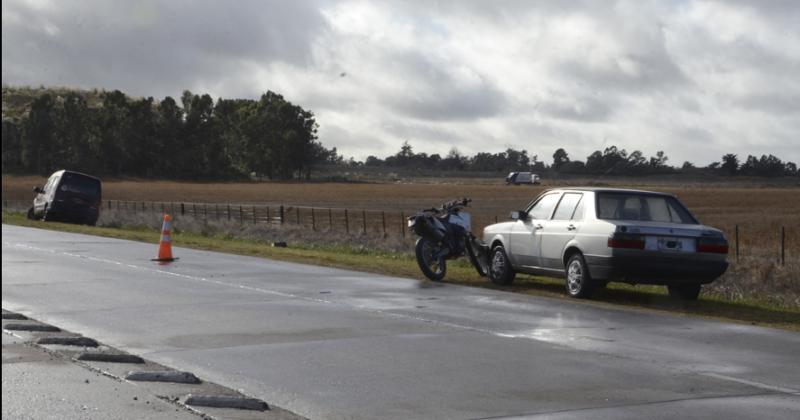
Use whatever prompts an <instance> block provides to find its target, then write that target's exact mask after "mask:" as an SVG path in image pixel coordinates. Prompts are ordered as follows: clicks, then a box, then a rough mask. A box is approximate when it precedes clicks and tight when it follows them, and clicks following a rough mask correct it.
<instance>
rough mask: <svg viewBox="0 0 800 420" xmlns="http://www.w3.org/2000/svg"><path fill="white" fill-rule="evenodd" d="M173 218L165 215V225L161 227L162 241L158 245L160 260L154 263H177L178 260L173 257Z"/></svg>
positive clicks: (155, 259)
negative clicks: (171, 231)
mask: <svg viewBox="0 0 800 420" xmlns="http://www.w3.org/2000/svg"><path fill="white" fill-rule="evenodd" d="M170 230H172V217H170V216H169V215H168V214H164V225H163V226H162V227H161V241H160V242H159V244H158V258H154V259H153V260H152V261H160V262H170V261H175V260H177V258H174V257H173V256H172V234H171V233H170Z"/></svg>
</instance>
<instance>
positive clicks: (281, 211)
mask: <svg viewBox="0 0 800 420" xmlns="http://www.w3.org/2000/svg"><path fill="white" fill-rule="evenodd" d="M279 211H280V217H281V224H283V205H281V207H280V209H279Z"/></svg>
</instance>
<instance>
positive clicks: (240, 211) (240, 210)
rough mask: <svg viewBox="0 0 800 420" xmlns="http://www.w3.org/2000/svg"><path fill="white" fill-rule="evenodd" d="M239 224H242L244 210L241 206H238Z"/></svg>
mask: <svg viewBox="0 0 800 420" xmlns="http://www.w3.org/2000/svg"><path fill="white" fill-rule="evenodd" d="M239 224H240V225H243V224H244V208H243V207H242V206H241V205H239Z"/></svg>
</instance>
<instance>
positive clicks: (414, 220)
mask: <svg viewBox="0 0 800 420" xmlns="http://www.w3.org/2000/svg"><path fill="white" fill-rule="evenodd" d="M416 223H417V219H408V227H414V225H415V224H416Z"/></svg>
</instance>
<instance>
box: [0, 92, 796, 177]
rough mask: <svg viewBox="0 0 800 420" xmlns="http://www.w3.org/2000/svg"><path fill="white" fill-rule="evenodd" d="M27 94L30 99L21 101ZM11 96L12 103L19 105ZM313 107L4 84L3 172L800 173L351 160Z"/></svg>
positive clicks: (562, 153) (514, 153)
mask: <svg viewBox="0 0 800 420" xmlns="http://www.w3.org/2000/svg"><path fill="white" fill-rule="evenodd" d="M18 96H25V97H26V98H30V99H29V100H19V98H18ZM15 101H16V102H17V103H15ZM317 128H318V125H317V123H316V120H315V118H314V115H313V113H312V112H310V111H307V110H305V109H303V108H301V107H300V106H297V105H294V104H292V103H291V102H289V101H287V100H286V99H284V98H283V96H281V95H279V94H277V93H274V92H271V91H270V92H267V93H265V94H263V95H262V96H261V97H260V98H259V99H258V100H251V99H221V98H220V99H218V100H216V101H214V100H213V99H212V98H211V96H209V95H208V94H203V95H196V94H193V93H191V92H189V91H185V92H184V93H183V95H182V96H181V98H180V104H178V102H177V101H175V99H173V98H171V97H169V96H167V97H165V98H164V99H163V100H161V101H158V102H156V101H154V100H153V98H152V97H148V98H131V97H128V96H127V95H125V94H124V93H122V92H120V91H118V90H115V91H112V92H99V93H98V92H94V93H93V94H88V93H87V92H86V91H74V90H63V91H60V92H59V91H56V90H51V89H42V90H41V91H31V90H30V89H27V90H26V89H25V88H7V87H5V86H4V87H3V121H2V141H3V149H2V164H3V173H22V174H40V175H47V174H49V173H51V172H53V171H54V170H58V169H62V168H66V169H74V170H80V171H84V172H87V173H91V174H96V175H110V176H135V177H145V178H172V179H197V180H203V179H207V180H219V179H241V178H250V177H253V176H255V177H257V178H269V179H281V180H286V179H295V178H296V179H309V178H310V177H311V171H312V170H313V169H314V168H316V167H319V166H329V167H330V166H333V167H347V168H354V167H355V168H357V167H362V166H366V167H375V168H381V167H383V168H389V169H392V170H394V169H401V170H402V169H406V170H408V169H410V170H430V171H456V172H457V171H468V172H494V173H501V172H511V171H532V172H539V173H543V172H549V173H564V174H590V175H598V174H604V175H628V176H639V175H652V174H672V173H696V174H701V175H702V174H719V175H746V176H769V177H776V176H797V175H800V173H799V172H798V168H797V165H796V164H795V163H794V162H783V161H782V160H781V159H779V158H778V157H776V156H773V155H771V154H770V155H762V156H761V157H760V158H758V157H756V156H748V157H747V158H745V159H743V160H741V161H740V159H739V157H738V156H737V155H735V154H726V155H724V156H722V158H721V160H720V161H719V162H713V163H711V164H710V165H708V166H705V167H696V166H695V165H694V164H692V163H691V162H684V163H683V165H681V166H679V167H675V166H670V165H669V164H668V163H667V162H668V161H669V158H668V157H667V155H666V154H665V153H664V152H663V151H658V152H657V153H656V154H655V155H654V156H649V157H648V156H645V155H644V154H643V153H642V152H641V151H639V150H634V151H633V152H630V153H628V152H627V151H626V150H625V149H621V148H618V147H616V146H609V147H606V148H604V149H603V150H602V151H601V150H596V151H594V152H593V153H591V154H590V155H589V156H587V157H586V159H585V160H574V159H572V158H571V157H570V155H569V154H568V153H567V151H566V150H565V149H563V148H559V149H557V150H556V151H555V152H554V153H553V155H552V160H550V159H549V158H548V159H547V160H539V158H538V155H531V154H530V153H529V152H528V151H527V150H525V149H522V150H516V149H514V148H508V149H506V150H505V151H502V152H498V153H489V152H480V153H477V154H475V155H473V156H466V155H464V154H462V153H460V152H459V151H458V149H456V148H453V149H451V150H450V151H449V152H448V153H447V154H446V155H444V156H442V155H440V154H438V153H434V154H426V153H415V152H414V150H413V148H412V146H411V145H410V144H409V143H408V142H407V141H406V142H404V143H403V144H402V145H401V147H400V150H399V151H398V152H397V153H395V154H393V155H390V156H386V157H385V158H383V159H381V158H379V157H376V156H369V157H367V158H366V160H364V161H363V162H362V161H356V160H354V159H353V158H350V159H349V160H344V159H343V158H342V156H340V155H339V154H338V153H337V150H336V148H335V147H334V148H332V149H326V148H325V147H323V146H322V144H321V143H320V142H319V141H318V139H317Z"/></svg>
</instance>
